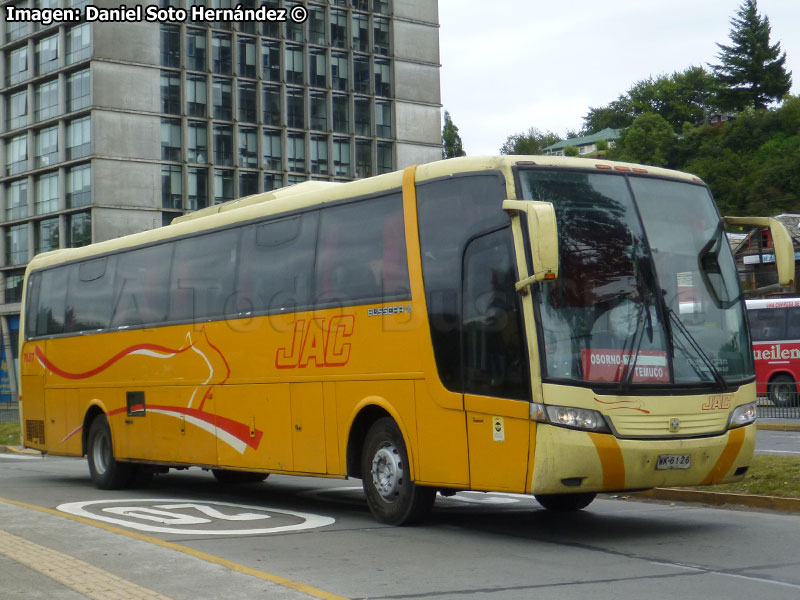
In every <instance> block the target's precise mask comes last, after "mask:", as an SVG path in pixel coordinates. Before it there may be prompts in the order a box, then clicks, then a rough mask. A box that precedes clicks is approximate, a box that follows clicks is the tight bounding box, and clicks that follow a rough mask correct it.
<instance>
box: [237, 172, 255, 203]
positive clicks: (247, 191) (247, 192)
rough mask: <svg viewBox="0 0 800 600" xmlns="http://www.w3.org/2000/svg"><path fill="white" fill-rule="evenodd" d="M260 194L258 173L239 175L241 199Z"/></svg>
mask: <svg viewBox="0 0 800 600" xmlns="http://www.w3.org/2000/svg"><path fill="white" fill-rule="evenodd" d="M257 193H258V173H244V172H243V173H239V198H244V197H245V196H252V195H253V194H257Z"/></svg>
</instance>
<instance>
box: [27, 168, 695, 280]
mask: <svg viewBox="0 0 800 600" xmlns="http://www.w3.org/2000/svg"><path fill="white" fill-rule="evenodd" d="M517 165H520V166H529V165H536V166H551V167H557V168H567V169H575V168H580V169H586V168H589V169H591V168H596V169H598V170H599V171H600V172H609V173H613V172H631V171H634V170H635V172H636V173H639V174H647V175H651V176H655V177H667V178H671V179H677V180H682V181H687V182H693V183H702V181H701V180H700V179H698V178H697V177H694V176H693V175H689V174H686V173H681V172H679V171H672V170H669V169H662V168H659V167H650V166H644V165H636V164H632V163H623V162H615V161H608V160H599V159H592V158H574V157H563V156H545V155H532V156H513V155H509V156H478V157H461V158H452V159H448V160H441V161H436V162H432V163H427V164H424V165H419V166H418V167H417V172H416V181H417V182H422V181H426V180H430V179H437V178H440V177H447V176H449V175H455V174H458V173H468V172H474V171H488V170H499V171H502V172H503V173H504V174H506V175H510V173H511V169H512V167H514V166H517ZM402 181H403V171H395V172H393V173H386V174H384V175H378V176H375V177H369V178H366V179H359V180H356V181H351V182H347V183H334V182H325V181H306V182H303V183H299V184H296V185H292V186H287V187H283V188H279V189H277V190H273V191H270V192H263V193H261V194H255V195H252V196H247V197H245V198H239V199H237V200H232V201H230V202H226V203H224V204H219V205H215V206H210V207H207V208H204V209H202V210H198V211H196V212H193V213H190V214H187V215H183V216H181V217H178V218H176V219H175V220H174V221H173V223H172V224H170V225H168V226H166V227H159V228H156V229H152V230H149V231H143V232H140V233H134V234H131V235H126V236H123V237H119V238H115V239H112V240H107V241H103V242H98V243H95V244H91V245H89V246H83V247H81V248H65V249H61V250H55V251H52V252H47V253H44V254H39V255H37V256H35V257H34V258H33V259H32V260H31V262H30V263H29V265H28V271H30V270H32V269H38V268H43V267H47V266H51V265H55V264H59V263H62V262H67V261H72V260H78V259H81V258H87V257H91V256H94V255H98V254H104V253H107V252H114V251H116V250H121V249H123V248H131V247H135V246H140V245H144V244H149V243H154V242H158V241H162V240H168V239H171V238H174V237H177V236H181V235H186V234H190V233H193V232H195V231H203V230H206V229H213V228H216V227H222V226H225V225H228V224H232V223H236V222H239V221H248V220H252V219H257V218H259V217H264V216H269V215H277V214H280V213H284V212H290V211H293V210H297V209H302V208H308V207H311V206H315V205H322V204H325V203H328V202H334V201H336V200H343V199H347V198H357V197H360V196H368V195H371V194H375V193H380V192H383V191H389V190H396V189H399V188H400V187H401V186H402Z"/></svg>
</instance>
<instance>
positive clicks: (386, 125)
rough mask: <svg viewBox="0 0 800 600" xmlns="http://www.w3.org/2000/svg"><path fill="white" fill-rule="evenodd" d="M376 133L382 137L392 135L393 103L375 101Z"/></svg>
mask: <svg viewBox="0 0 800 600" xmlns="http://www.w3.org/2000/svg"><path fill="white" fill-rule="evenodd" d="M375 134H376V135H377V136H378V137H382V138H391V137H392V103H391V102H387V101H385V100H376V101H375Z"/></svg>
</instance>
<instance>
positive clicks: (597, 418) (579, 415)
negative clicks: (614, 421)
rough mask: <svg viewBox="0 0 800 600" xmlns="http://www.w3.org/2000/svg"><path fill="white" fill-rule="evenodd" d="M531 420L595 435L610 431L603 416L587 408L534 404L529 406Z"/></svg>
mask: <svg viewBox="0 0 800 600" xmlns="http://www.w3.org/2000/svg"><path fill="white" fill-rule="evenodd" d="M531 420H533V421H538V422H539V423H550V424H551V425H558V426H559V427H566V428H568V429H580V430H581V431H594V432H597V433H610V431H611V430H610V429H609V428H608V424H607V423H606V420H605V419H604V418H603V415H602V414H600V413H599V412H598V411H596V410H591V409H588V408H575V407H573V406H551V405H549V404H538V403H535V402H534V403H533V404H531Z"/></svg>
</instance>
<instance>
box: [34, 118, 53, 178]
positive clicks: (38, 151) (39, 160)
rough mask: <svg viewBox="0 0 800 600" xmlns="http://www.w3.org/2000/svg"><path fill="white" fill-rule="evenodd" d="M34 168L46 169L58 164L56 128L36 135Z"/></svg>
mask: <svg viewBox="0 0 800 600" xmlns="http://www.w3.org/2000/svg"><path fill="white" fill-rule="evenodd" d="M35 146H36V147H35V148H34V150H35V156H36V168H37V169H38V168H39V167H48V166H50V165H53V164H55V163H57V162H58V126H55V127H48V128H47V129H42V130H41V131H38V132H37V133H36V142H35Z"/></svg>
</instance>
